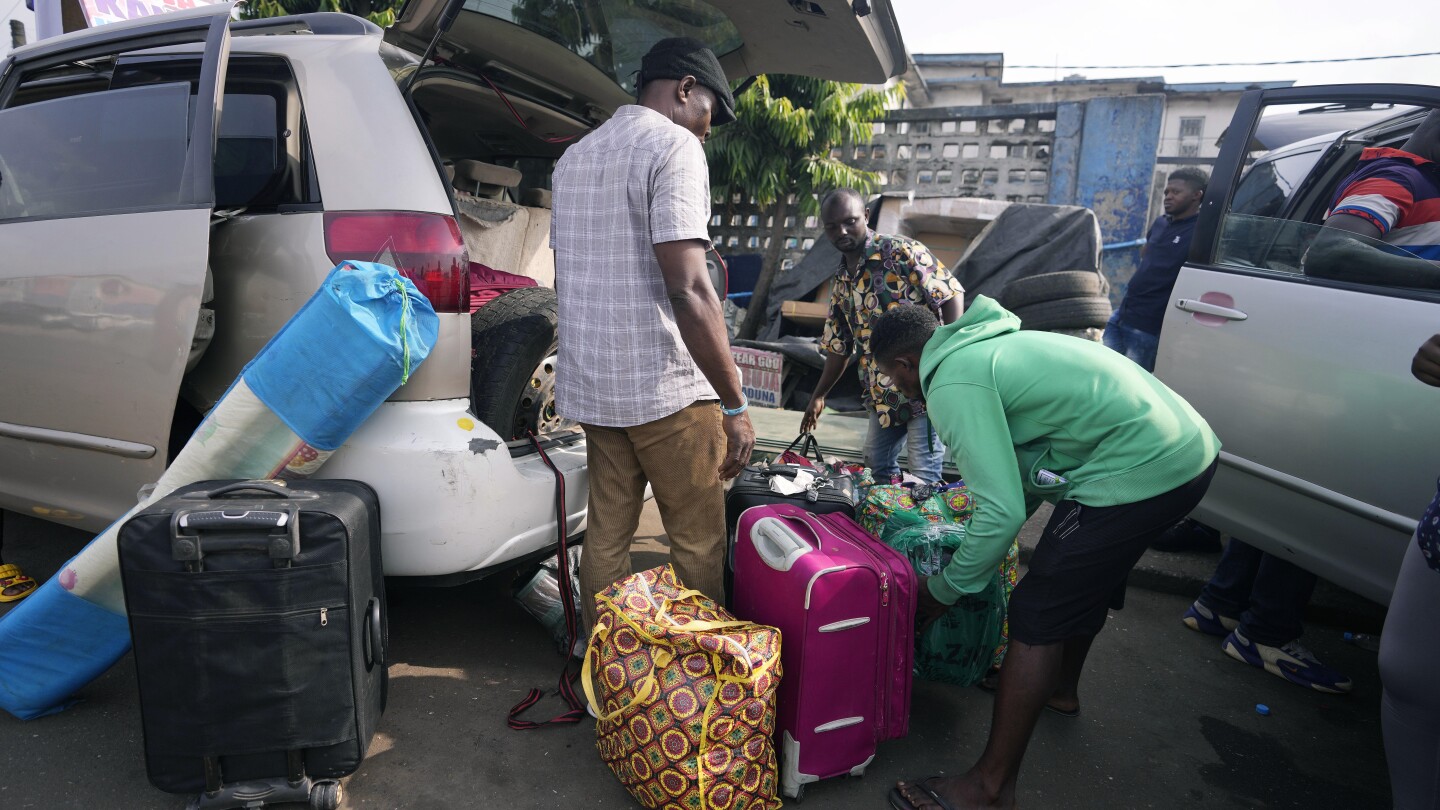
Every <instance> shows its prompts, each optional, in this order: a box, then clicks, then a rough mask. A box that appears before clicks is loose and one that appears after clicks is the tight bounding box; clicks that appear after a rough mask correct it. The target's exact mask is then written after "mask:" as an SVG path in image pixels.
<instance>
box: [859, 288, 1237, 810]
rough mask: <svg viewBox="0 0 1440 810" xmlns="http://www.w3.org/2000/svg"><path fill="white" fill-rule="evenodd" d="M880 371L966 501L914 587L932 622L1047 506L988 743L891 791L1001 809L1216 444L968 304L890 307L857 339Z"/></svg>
mask: <svg viewBox="0 0 1440 810" xmlns="http://www.w3.org/2000/svg"><path fill="white" fill-rule="evenodd" d="M871 351H872V352H874V355H875V360H876V363H877V364H878V366H879V368H880V371H881V372H882V373H884V374H885V375H887V376H888V377H889V378H890V379H891V380H892V381H893V382H894V383H895V384H896V385H897V386H898V387H899V388H900V390H901V391H903V392H905V393H906V394H907V395H909V396H911V397H914V398H916V399H921V400H923V401H924V402H925V407H926V409H927V410H928V411H929V413H930V418H931V421H932V422H933V424H934V426H935V430H936V432H938V433H939V434H940V438H941V440H942V441H943V442H944V443H945V446H946V447H949V448H950V449H951V452H952V453H954V458H955V466H956V467H957V468H959V470H960V473H961V475H963V476H964V477H965V482H966V484H967V485H968V486H969V488H970V492H971V494H972V495H973V496H974V498H975V503H976V505H977V506H976V510H975V516H974V518H972V519H971V522H970V526H969V528H968V531H967V533H966V542H965V544H964V545H963V546H962V547H961V548H960V549H959V550H958V551H956V553H955V556H954V558H953V559H952V560H951V561H950V564H949V565H948V566H947V567H946V568H945V570H944V571H942V572H941V573H939V574H937V575H936V576H932V577H928V578H926V579H925V581H924V582H923V583H922V585H921V587H920V588H919V592H920V606H919V611H920V613H921V615H922V617H924V618H926V619H927V620H928V619H933V618H935V617H938V616H940V615H941V614H943V613H944V611H945V610H946V608H947V606H949V605H951V604H954V603H955V601H956V600H958V599H959V598H960V597H961V596H963V595H965V594H969V593H975V592H978V591H980V590H981V589H982V588H983V587H984V586H985V585H986V583H987V582H988V581H989V580H990V577H991V576H992V575H993V574H994V572H995V568H996V566H998V565H999V564H1000V560H1001V559H1002V558H1003V557H1004V556H1005V552H1006V549H1008V548H1009V546H1010V542H1011V541H1012V540H1013V539H1014V537H1015V535H1016V534H1017V533H1018V532H1019V531H1020V527H1021V525H1023V524H1024V523H1025V521H1026V519H1027V518H1028V517H1029V516H1030V515H1031V514H1032V513H1033V512H1034V511H1035V509H1036V507H1038V506H1039V505H1040V502H1041V501H1042V500H1043V501H1050V502H1051V503H1053V504H1054V505H1055V510H1054V513H1053V514H1052V515H1051V518H1050V522H1049V523H1048V524H1047V525H1046V527H1045V531H1044V533H1043V534H1042V535H1041V537H1040V541H1039V543H1038V544H1037V545H1036V547H1035V554H1034V555H1033V557H1032V558H1031V561H1030V567H1029V570H1028V572H1027V573H1026V575H1025V577H1024V578H1023V579H1021V580H1020V584H1019V585H1018V586H1017V587H1016V588H1015V592H1014V594H1013V595H1012V596H1011V598H1010V614H1009V616H1010V649H1009V652H1008V653H1007V654H1006V658H1005V665H1004V667H1003V668H1002V669H1001V671H1000V682H999V688H998V690H997V692H996V696H995V711H994V716H993V717H992V720H991V727H990V738H989V741H988V742H987V744H986V746H985V752H984V754H982V755H981V757H980V760H979V762H977V763H976V764H975V766H974V767H972V768H971V769H970V770H969V771H967V772H965V773H964V774H963V775H961V776H957V777H951V778H940V777H931V778H929V779H922V780H920V781H918V782H916V783H914V784H907V783H903V782H902V783H900V784H899V785H898V786H897V787H896V788H895V789H894V790H892V791H891V792H890V803H891V805H892V806H893V807H896V808H899V810H910V808H941V810H947V809H948V808H955V809H956V810H959V809H960V808H974V807H1013V806H1014V805H1015V782H1016V778H1017V777H1018V776H1019V772H1020V760H1021V758H1022V757H1023V756H1024V754H1025V748H1026V746H1027V745H1028V744H1029V741H1030V735H1031V732H1033V731H1034V728H1035V723H1036V722H1037V721H1038V720H1039V717H1040V712H1041V711H1042V710H1043V709H1046V708H1049V709H1050V710H1052V711H1055V712H1057V713H1059V714H1062V715H1066V716H1074V715H1076V714H1078V713H1079V709H1080V700H1079V692H1078V687H1079V682H1080V673H1081V670H1082V669H1083V667H1084V663H1085V656H1086V655H1087V654H1088V653H1089V651H1090V644H1091V642H1092V641H1093V640H1094V639H1095V635H1096V634H1097V633H1099V632H1100V628H1101V627H1103V626H1104V624H1105V616H1106V611H1107V610H1108V609H1112V608H1118V607H1120V606H1121V604H1123V597H1124V592H1125V578H1126V576H1127V575H1128V574H1129V572H1130V569H1131V568H1132V567H1134V565H1135V563H1136V562H1137V561H1138V560H1139V559H1140V555H1141V554H1143V553H1144V552H1145V549H1146V547H1147V546H1148V545H1149V544H1150V541H1151V540H1152V539H1154V538H1155V537H1156V536H1157V535H1159V534H1160V533H1161V532H1163V531H1164V530H1165V529H1167V528H1169V527H1170V526H1172V525H1173V524H1174V523H1175V522H1176V521H1178V520H1179V519H1180V518H1182V517H1184V516H1185V515H1187V514H1189V513H1190V511H1191V510H1192V509H1193V508H1194V507H1195V505H1196V504H1198V503H1199V502H1200V499H1201V497H1202V496H1204V494H1205V490H1206V488H1207V487H1208V486H1209V485H1210V479H1211V477H1212V476H1213V475H1214V474H1215V460H1216V458H1217V457H1218V455H1219V451H1220V442H1219V440H1218V439H1217V438H1216V437H1215V434H1214V432H1213V431H1211V430H1210V426H1209V425H1207V424H1206V423H1205V420H1204V419H1202V418H1201V417H1200V415H1199V414H1197V413H1196V412H1195V410H1194V409H1193V408H1191V407H1190V405H1189V404H1188V403H1186V402H1185V400H1183V399H1181V398H1180V396H1179V395H1177V394H1176V393H1175V392H1173V391H1171V390H1170V389H1169V388H1166V387H1165V385H1164V384H1163V383H1161V382H1160V381H1159V380H1157V379H1155V378H1154V377H1153V376H1151V375H1150V374H1149V373H1148V372H1146V371H1145V370H1144V369H1142V368H1140V367H1139V366H1137V365H1135V364H1134V363H1132V362H1130V361H1129V360H1127V359H1126V358H1125V357H1123V356H1121V355H1119V354H1116V353H1115V352H1113V351H1110V350H1109V349H1106V348H1105V347H1104V346H1101V345H1100V344H1098V343H1092V342H1089V341H1084V340H1078V339H1076V338H1072V337H1066V336H1063V335H1055V334H1051V333H1048V332H1032V331H1025V332H1022V331H1020V319H1019V318H1017V317H1015V316H1014V315H1013V314H1011V313H1010V312H1008V311H1006V310H1005V309H1004V308H1003V307H1001V306H1000V305H999V304H997V303H995V302H994V301H993V300H991V299H989V298H986V297H985V296H979V297H977V298H976V299H975V301H974V303H972V304H971V305H970V308H969V309H968V311H966V312H965V314H964V315H963V316H961V318H960V319H959V320H957V321H955V322H954V323H951V324H948V325H945V326H941V325H940V324H939V322H938V321H937V320H936V319H935V316H934V315H933V314H932V313H931V312H930V311H929V310H927V309H926V308H924V307H896V308H894V309H892V310H891V311H889V312H887V313H886V314H885V315H884V316H883V317H881V318H880V319H879V320H878V321H877V322H876V324H875V328H874V334H873V335H872V336H871Z"/></svg>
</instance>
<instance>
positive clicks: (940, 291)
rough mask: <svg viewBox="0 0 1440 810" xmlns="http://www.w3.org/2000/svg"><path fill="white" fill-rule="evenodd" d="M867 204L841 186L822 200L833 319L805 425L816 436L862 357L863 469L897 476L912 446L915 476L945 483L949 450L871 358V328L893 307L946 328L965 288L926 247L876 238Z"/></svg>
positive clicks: (822, 344)
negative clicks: (835, 257) (832, 252)
mask: <svg viewBox="0 0 1440 810" xmlns="http://www.w3.org/2000/svg"><path fill="white" fill-rule="evenodd" d="M868 213H869V212H868V211H866V209H865V201H864V200H863V199H862V198H861V197H860V194H859V192H856V191H855V190H854V189H848V188H842V189H836V190H835V191H832V192H830V193H829V194H826V195H825V197H824V199H822V200H821V201H820V219H821V222H822V223H823V224H824V226H825V236H826V238H828V239H829V240H830V242H831V243H832V244H833V245H835V248H836V249H837V250H839V251H840V254H841V259H840V265H839V267H837V268H836V275H835V283H834V287H833V289H832V291H831V295H830V317H829V318H828V319H827V320H826V321H825V333H824V335H823V336H822V337H821V338H820V347H821V348H822V349H823V350H824V352H825V355H826V358H825V370H824V371H823V372H822V373H821V375H820V383H819V385H817V386H816V387H815V393H814V395H813V396H812V397H811V399H810V405H809V407H808V408H806V409H805V417H804V418H803V419H802V420H801V422H800V429H801V430H802V431H808V430H812V429H813V428H814V427H815V425H816V424H818V423H819V421H820V413H821V411H823V410H824V409H825V395H826V394H829V393H830V389H831V388H833V387H834V385H835V382H836V381H837V380H839V379H840V375H841V374H842V373H844V371H845V367H846V366H847V365H848V364H849V362H850V356H851V355H852V354H859V355H860V389H861V392H862V395H863V397H864V400H865V407H866V408H867V409H868V410H869V411H870V432H869V435H868V436H867V437H866V439H865V464H866V465H867V466H869V467H870V468H871V470H873V471H874V475H875V480H876V481H881V482H884V481H887V480H889V479H890V478H891V477H893V476H896V475H899V473H900V465H899V462H900V445H901V444H902V443H903V442H906V441H907V440H908V443H909V444H908V448H907V449H908V456H909V466H910V472H911V474H913V475H914V476H916V477H917V478H920V479H922V480H924V481H926V482H931V483H933V482H935V481H939V480H940V468H941V466H942V464H943V463H944V460H945V446H944V445H942V444H941V443H940V439H939V437H937V436H936V435H935V431H933V430H931V429H930V420H929V418H928V417H927V416H926V415H925V407H924V406H923V405H921V404H920V403H918V402H912V401H911V400H910V399H909V398H908V397H906V396H905V395H904V394H902V393H900V390H899V389H898V388H896V387H895V386H894V385H893V384H892V383H891V381H890V378H889V377H886V376H885V375H884V374H881V373H880V370H879V369H878V368H876V366H875V358H874V357H873V356H871V354H870V326H871V324H872V323H873V322H874V320H875V319H876V318H878V317H880V315H881V314H883V313H884V312H885V311H886V310H888V309H890V308H891V307H897V306H901V305H902V304H916V305H920V306H926V307H929V308H930V310H931V311H932V312H934V313H935V314H936V315H937V316H938V317H939V318H940V321H941V322H942V323H950V322H951V321H954V320H955V319H956V318H959V317H960V313H961V311H962V310H963V308H964V304H965V296H964V293H965V288H964V287H961V286H960V282H959V281H957V280H956V279H955V277H954V276H953V275H951V274H950V271H949V270H946V269H945V265H943V264H941V263H940V261H939V260H937V259H936V258H935V257H934V256H933V255H931V253H930V250H929V249H928V248H926V247H925V246H924V245H922V244H920V243H919V242H917V241H915V240H914V239H910V238H907V237H904V236H892V235H888V234H879V233H874V232H872V231H871V230H870V228H869V225H868V224H867V221H868V219H869V217H868Z"/></svg>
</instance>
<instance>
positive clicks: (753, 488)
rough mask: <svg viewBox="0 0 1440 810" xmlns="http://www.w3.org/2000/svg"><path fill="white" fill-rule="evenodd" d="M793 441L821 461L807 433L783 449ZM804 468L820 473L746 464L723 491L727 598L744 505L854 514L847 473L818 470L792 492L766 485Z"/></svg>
mask: <svg viewBox="0 0 1440 810" xmlns="http://www.w3.org/2000/svg"><path fill="white" fill-rule="evenodd" d="M797 445H798V446H799V447H800V451H799V452H800V454H801V455H806V454H807V453H809V454H813V456H814V458H815V461H816V462H817V464H823V463H824V462H823V461H821V459H820V450H819V446H818V445H817V444H816V442H815V438H814V437H813V436H811V435H810V434H808V433H805V434H801V435H800V437H799V438H797V439H796V440H795V441H793V442H791V443H790V447H788V448H786V450H787V452H788V451H789V450H794V449H795V448H796V446H797ZM777 458H778V456H777ZM806 469H808V470H809V471H810V472H812V473H816V474H820V470H818V469H814V468H807V467H803V466H801V465H798V464H771V465H770V466H768V467H761V466H758V465H752V466H748V467H746V468H745V469H744V470H743V471H741V473H740V475H739V476H737V477H736V479H735V482H734V483H733V484H731V485H730V491H729V492H727V493H725V537H726V549H725V598H726V600H727V601H728V600H729V599H730V597H731V595H732V594H733V592H734V571H735V528H736V526H737V525H738V524H739V523H740V513H742V512H744V511H745V510H746V509H749V508H750V507H752V506H765V505H766V504H772V503H789V504H794V505H795V506H798V507H800V508H801V509H804V510H805V511H807V512H810V513H812V514H816V515H828V514H830V513H832V512H839V513H841V514H843V515H847V516H849V517H852V518H853V517H855V482H854V481H853V480H852V479H851V478H850V476H848V475H823V474H822V475H821V477H820V480H819V481H818V482H817V484H816V485H815V486H813V487H812V488H810V489H808V490H806V491H805V492H802V493H798V494H795V495H782V494H780V493H779V492H776V491H775V490H773V489H771V488H770V480H771V479H772V478H774V477H777V476H779V477H782V478H789V479H791V480H794V478H795V475H796V473H797V472H799V471H800V470H806Z"/></svg>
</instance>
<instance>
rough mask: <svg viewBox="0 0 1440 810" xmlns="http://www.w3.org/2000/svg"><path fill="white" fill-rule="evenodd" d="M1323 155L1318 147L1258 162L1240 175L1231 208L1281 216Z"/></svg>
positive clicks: (1253, 213)
mask: <svg viewBox="0 0 1440 810" xmlns="http://www.w3.org/2000/svg"><path fill="white" fill-rule="evenodd" d="M1320 155H1321V150H1319V149H1315V150H1311V151H1306V152H1298V153H1296V154H1293V155H1283V156H1280V157H1277V158H1274V159H1270V160H1261V161H1259V162H1257V163H1256V164H1255V165H1254V166H1251V167H1250V170H1249V171H1247V172H1246V173H1245V176H1243V177H1241V178H1240V184H1239V185H1238V186H1236V187H1235V197H1234V199H1233V200H1232V201H1231V203H1230V210H1231V211H1232V212H1234V213H1237V214H1250V215H1254V216H1261V217H1273V216H1278V215H1279V214H1280V212H1281V211H1282V210H1283V209H1284V208H1285V203H1286V201H1288V200H1289V199H1290V197H1291V196H1292V195H1294V193H1295V190H1296V189H1298V188H1299V187H1300V182H1301V181H1302V180H1304V179H1305V176H1306V175H1308V174H1309V173H1310V170H1311V169H1312V168H1314V167H1315V162H1316V161H1317V160H1319V159H1320Z"/></svg>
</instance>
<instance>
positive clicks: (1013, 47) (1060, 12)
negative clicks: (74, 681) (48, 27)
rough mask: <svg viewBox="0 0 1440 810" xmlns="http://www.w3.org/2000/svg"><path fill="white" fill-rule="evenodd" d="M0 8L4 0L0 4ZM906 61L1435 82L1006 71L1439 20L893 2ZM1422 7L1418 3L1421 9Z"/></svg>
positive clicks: (1133, 5)
mask: <svg viewBox="0 0 1440 810" xmlns="http://www.w3.org/2000/svg"><path fill="white" fill-rule="evenodd" d="M0 1H3V0H0ZM890 2H891V4H892V6H893V7H894V9H895V12H896V16H897V17H898V18H899V20H900V31H901V34H902V36H903V37H904V39H905V46H906V47H907V48H908V49H909V51H910V52H911V53H1003V54H1004V55H1005V81H1006V82H1025V81H1050V80H1052V79H1054V78H1057V77H1058V78H1064V77H1065V76H1068V75H1070V74H1073V73H1079V74H1083V75H1084V76H1085V77H1087V78H1092V79H1099V78H1110V77H1121V76H1163V77H1164V78H1165V80H1166V81H1168V82H1171V83H1182V82H1220V81H1276V80H1282V79H1293V80H1295V83H1296V84H1338V83H1351V82H1400V83H1406V84H1440V56H1427V57H1420V58H1413V59H1392V60H1385V61H1376V62H1348V63H1338V64H1326V65H1280V66H1274V67H1216V68H1184V69H1177V68H1131V69H1123V70H1098V69H1066V68H1061V69H1060V70H1059V71H1058V72H1057V71H1056V70H1055V69H1054V68H1053V67H1047V68H1045V69H1040V70H1017V69H1014V68H1012V67H1011V65H1048V66H1053V65H1055V64H1057V63H1058V64H1060V65H1172V64H1190V63H1197V62H1207V63H1210V62H1259V61H1276V60H1285V59H1334V58H1337V57H1353V56H1373V55H1385V54H1402V53H1425V52H1431V51H1440V37H1437V36H1436V34H1437V33H1440V22H1437V18H1436V17H1435V16H1434V15H1432V14H1429V13H1424V12H1421V13H1418V14H1417V13H1416V7H1414V6H1411V7H1410V8H1409V10H1408V11H1407V10H1406V8H1405V7H1404V6H1400V5H1396V6H1394V7H1393V11H1392V12H1388V13H1387V12H1384V11H1382V10H1381V9H1383V7H1384V4H1379V3H1377V4H1376V6H1375V7H1374V13H1371V7H1369V6H1365V5H1363V4H1359V3H1356V2H1354V0H1345V1H1344V2H1341V1H1340V0H1305V2H1296V0H1283V1H1282V0H1202V2H1192V3H1186V4H1181V3H1165V2H1155V0H1150V1H1149V2H1138V1H1137V0H1103V1H1102V0H1069V1H1068V2H1057V0H1018V2H1017V0H998V1H997V0H990V1H989V2H979V1H978V0H890ZM1421 5H1422V6H1423V5H1425V4H1421Z"/></svg>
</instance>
